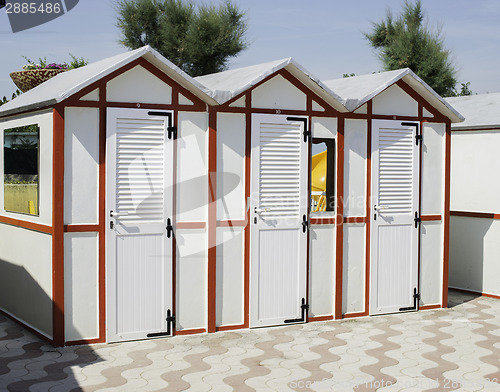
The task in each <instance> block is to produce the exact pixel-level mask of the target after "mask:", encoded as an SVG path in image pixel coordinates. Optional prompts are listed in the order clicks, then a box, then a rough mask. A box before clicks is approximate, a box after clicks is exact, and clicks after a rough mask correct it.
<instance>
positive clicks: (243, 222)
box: [217, 219, 247, 227]
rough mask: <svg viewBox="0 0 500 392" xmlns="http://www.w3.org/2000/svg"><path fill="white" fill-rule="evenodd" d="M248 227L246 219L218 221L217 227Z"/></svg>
mask: <svg viewBox="0 0 500 392" xmlns="http://www.w3.org/2000/svg"><path fill="white" fill-rule="evenodd" d="M246 225H247V221H246V220H244V219H241V220H223V221H217V227H245V226H246Z"/></svg>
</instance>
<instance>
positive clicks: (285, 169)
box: [250, 114, 309, 327]
mask: <svg viewBox="0 0 500 392" xmlns="http://www.w3.org/2000/svg"><path fill="white" fill-rule="evenodd" d="M305 121H306V120H305V119H297V118H293V119H290V118H289V117H287V116H280V115H262V114H260V115H258V114H254V115H253V116H252V155H251V162H252V163H251V165H252V166H251V167H252V175H251V201H250V209H251V210H250V216H251V222H250V226H251V230H250V243H251V249H250V252H251V256H250V257H251V265H250V285H251V294H250V297H251V301H250V326H251V327H259V326H270V325H280V324H284V323H286V322H290V321H289V320H297V321H298V319H300V318H301V317H302V312H301V305H302V299H305V298H306V276H307V275H306V262H307V260H306V257H307V254H306V252H307V227H306V226H305V225H303V221H304V220H307V206H308V201H309V199H308V192H307V178H308V177H307V173H308V172H307V170H308V161H307V154H308V143H307V142H306V141H304V135H303V132H304V127H305ZM291 322H293V321H291Z"/></svg>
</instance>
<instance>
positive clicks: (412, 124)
mask: <svg viewBox="0 0 500 392" xmlns="http://www.w3.org/2000/svg"><path fill="white" fill-rule="evenodd" d="M401 125H403V126H405V127H415V143H416V144H417V146H418V142H419V141H420V142H422V133H421V132H419V127H418V123H415V122H402V123H401Z"/></svg>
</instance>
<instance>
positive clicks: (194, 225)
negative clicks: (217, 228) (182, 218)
mask: <svg viewBox="0 0 500 392" xmlns="http://www.w3.org/2000/svg"><path fill="white" fill-rule="evenodd" d="M206 227H207V224H206V222H177V223H176V224H175V228H176V229H181V230H183V229H204V228H206Z"/></svg>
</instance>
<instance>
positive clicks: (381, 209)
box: [373, 204, 389, 211]
mask: <svg viewBox="0 0 500 392" xmlns="http://www.w3.org/2000/svg"><path fill="white" fill-rule="evenodd" d="M388 208H389V206H378V205H376V204H375V205H374V206H373V210H374V211H383V210H387V209H388Z"/></svg>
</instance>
